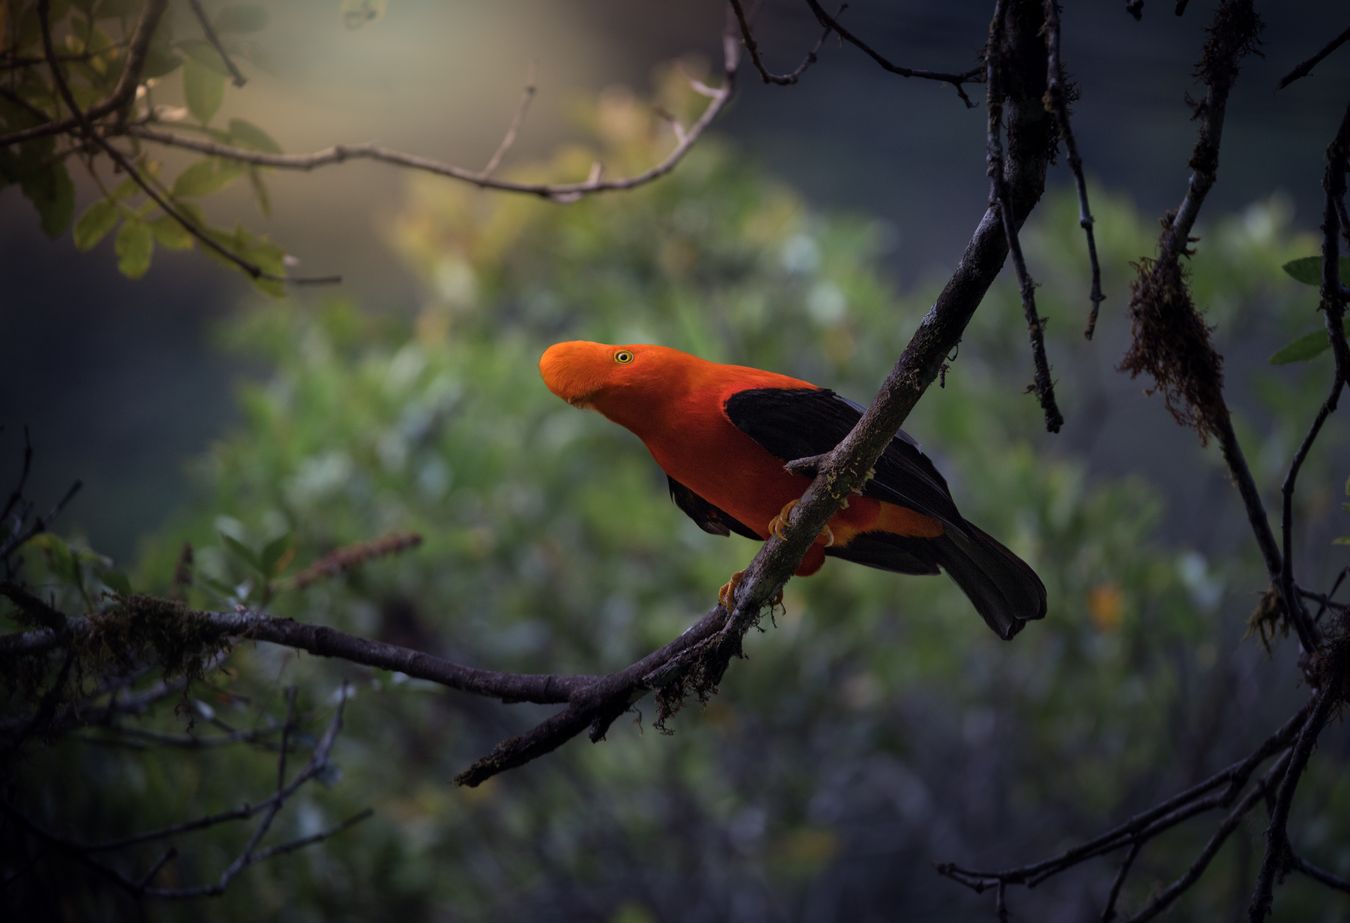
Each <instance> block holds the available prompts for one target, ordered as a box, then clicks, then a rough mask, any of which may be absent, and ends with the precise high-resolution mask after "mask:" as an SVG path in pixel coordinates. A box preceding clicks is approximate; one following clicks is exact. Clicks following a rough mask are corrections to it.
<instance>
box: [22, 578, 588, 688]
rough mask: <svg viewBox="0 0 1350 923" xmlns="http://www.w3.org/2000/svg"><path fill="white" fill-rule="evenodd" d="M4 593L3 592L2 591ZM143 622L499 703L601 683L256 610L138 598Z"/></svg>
mask: <svg viewBox="0 0 1350 923" xmlns="http://www.w3.org/2000/svg"><path fill="white" fill-rule="evenodd" d="M2 588H3V587H0V589H2ZM125 605H126V607H127V609H128V610H129V612H130V613H131V614H134V615H136V616H137V617H141V618H154V619H164V620H178V621H179V622H180V623H181V625H182V627H183V629H185V630H188V631H191V632H194V633H202V632H205V633H206V635H207V636H214V637H219V638H237V639H243V640H251V641H264V642H267V643H269V644H279V645H282V646H284V647H290V648H295V649H297V650H303V651H307V652H309V653H311V654H314V655H315V656H318V657H338V658H341V659H343V660H347V661H350V662H351V663H359V664H363V665H365V666H369V667H376V668H377V669H382V670H393V671H395V672H398V673H403V674H405V675H407V676H412V677H415V678H418V679H426V680H430V681H432V682H435V683H439V684H441V685H442V686H446V687H448V688H450V689H457V690H459V691H461V692H469V693H473V694H475V695H482V696H487V697H490V698H500V699H502V700H504V701H508V702H540V703H544V704H549V703H557V702H566V701H568V698H569V697H570V695H571V694H572V693H573V692H575V691H577V690H580V689H582V688H584V687H585V686H587V685H589V684H591V683H593V682H595V680H596V679H597V677H593V676H560V675H552V674H518V673H499V672H496V671H493V670H479V669H475V668H473V667H466V666H462V665H460V664H457V663H454V662H452V661H449V660H445V659H443V658H441V657H436V656H433V655H431V654H426V653H423V652H421V651H416V650H413V649H411V648H406V647H400V646H398V645H396V644H387V643H385V642H383V641H373V640H370V639H367V638H360V637H357V636H356V635H350V634H347V633H345V632H341V631H338V630H337V629H334V628H327V627H324V626H321V625H309V624H306V623H304V622H296V621H293V620H291V619H280V618H272V617H271V616H268V615H265V614H262V613H257V612H249V611H242V612H209V611H195V610H191V609H186V608H184V607H182V606H179V605H175V604H173V603H170V602H165V601H162V600H157V599H151V598H149V597H144V596H133V597H131V598H129V599H127V600H126V601H125ZM97 630H98V626H97V624H96V623H94V622H92V621H90V620H89V619H71V620H70V623H69V629H68V631H69V637H70V638H71V639H72V640H73V641H77V642H78V641H82V640H83V639H85V638H87V637H88V636H89V635H91V634H92V633H94V632H96V631H97ZM64 643H65V641H64V639H63V637H62V636H61V635H60V634H58V633H57V632H55V631H52V630H51V629H47V628H41V629H36V630H33V631H28V632H21V633H18V634H10V635H4V636H0V660H4V659H6V658H12V657H17V656H31V655H33V654H38V653H42V652H44V651H49V650H53V649H57V648H59V647H61V646H62V645H63V644H64Z"/></svg>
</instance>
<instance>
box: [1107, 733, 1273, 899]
mask: <svg viewBox="0 0 1350 923" xmlns="http://www.w3.org/2000/svg"><path fill="white" fill-rule="evenodd" d="M1289 758H1290V754H1289V753H1286V754H1284V755H1283V756H1282V757H1280V759H1279V760H1277V761H1276V762H1275V764H1274V765H1273V766H1272V767H1271V768H1270V770H1269V771H1268V772H1267V773H1266V774H1265V775H1264V776H1262V777H1261V779H1260V780H1259V781H1258V782H1257V783H1256V784H1255V785H1254V786H1252V790H1251V791H1250V792H1248V793H1247V795H1246V797H1244V798H1243V799H1242V800H1241V801H1239V802H1238V804H1237V807H1235V808H1233V810H1231V811H1229V812H1228V815H1227V816H1226V817H1224V819H1223V821H1222V822H1220V824H1219V826H1218V827H1216V828H1215V829H1214V833H1212V834H1211V835H1210V838H1209V840H1208V842H1206V843H1205V846H1204V848H1203V849H1201V850H1200V854H1199V855H1198V856H1196V858H1195V860H1194V861H1193V862H1192V863H1191V864H1190V865H1189V866H1188V867H1187V868H1186V871H1185V872H1183V873H1182V874H1181V877H1179V878H1177V879H1176V880H1175V881H1173V882H1172V883H1171V884H1170V885H1168V886H1167V887H1166V888H1164V889H1163V890H1162V891H1161V892H1159V893H1158V894H1157V895H1155V896H1154V897H1153V899H1152V900H1150V901H1149V902H1148V903H1147V904H1145V905H1144V906H1143V907H1142V908H1140V910H1139V911H1138V912H1137V913H1136V914H1134V916H1132V917H1130V918H1129V920H1128V923H1145V921H1147V920H1152V919H1153V918H1154V917H1156V916H1157V915H1158V914H1160V913H1162V912H1163V911H1164V910H1166V909H1167V908H1168V907H1170V906H1171V905H1172V902H1173V901H1175V900H1176V899H1177V898H1178V897H1180V896H1181V895H1182V894H1184V893H1185V892H1186V891H1187V889H1189V888H1190V887H1191V885H1193V884H1195V883H1196V882H1197V881H1199V880H1200V876H1201V875H1203V874H1204V872H1205V869H1206V868H1208V867H1209V863H1210V862H1211V861H1213V859H1214V857H1215V856H1216V855H1218V852H1219V849H1220V848H1221V847H1222V846H1223V844H1224V842H1225V841H1227V839H1228V837H1229V836H1230V835H1231V834H1232V833H1233V831H1234V830H1236V829H1237V827H1238V824H1240V823H1242V819H1243V818H1244V817H1246V816H1247V814H1248V813H1250V811H1251V810H1252V808H1254V807H1256V806H1257V805H1258V804H1259V803H1260V802H1261V800H1262V799H1263V798H1265V797H1266V795H1267V794H1268V793H1269V791H1270V789H1271V786H1272V785H1273V784H1274V780H1275V778H1276V777H1277V776H1278V775H1279V774H1280V773H1281V772H1282V771H1283V770H1284V767H1285V766H1286V765H1288V763H1289Z"/></svg>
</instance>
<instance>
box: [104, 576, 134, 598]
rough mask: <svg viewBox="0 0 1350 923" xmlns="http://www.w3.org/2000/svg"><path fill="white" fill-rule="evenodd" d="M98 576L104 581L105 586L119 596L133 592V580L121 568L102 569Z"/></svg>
mask: <svg viewBox="0 0 1350 923" xmlns="http://www.w3.org/2000/svg"><path fill="white" fill-rule="evenodd" d="M98 578H99V579H100V580H102V581H103V584H104V586H106V587H107V588H108V589H110V590H112V591H113V592H114V593H116V594H117V595H118V596H130V595H131V593H132V590H131V581H130V580H129V579H127V575H126V574H124V573H122V572H121V571H120V570H105V571H101V572H100V573H99V575H98Z"/></svg>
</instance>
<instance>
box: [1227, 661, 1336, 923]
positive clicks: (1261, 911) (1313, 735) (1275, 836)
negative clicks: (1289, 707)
mask: <svg viewBox="0 0 1350 923" xmlns="http://www.w3.org/2000/svg"><path fill="white" fill-rule="evenodd" d="M1342 682H1343V678H1342V677H1341V676H1340V675H1339V674H1334V675H1333V676H1331V677H1330V678H1329V679H1328V681H1327V683H1326V685H1325V686H1324V687H1323V688H1322V689H1321V690H1320V691H1319V692H1318V694H1317V698H1316V699H1315V702H1316V705H1315V706H1314V707H1313V710H1312V714H1310V715H1309V716H1308V720H1307V721H1305V722H1304V724H1303V727H1302V729H1300V731H1299V734H1298V740H1297V741H1296V742H1295V743H1294V748H1293V750H1292V751H1290V757H1289V761H1288V767H1287V768H1286V769H1285V770H1284V772H1283V775H1282V778H1281V779H1280V787H1279V790H1278V791H1277V792H1276V795H1275V807H1274V808H1273V809H1272V810H1271V812H1270V826H1269V827H1267V828H1266V855H1265V858H1264V859H1263V860H1262V861H1261V871H1260V872H1259V873H1257V876H1256V887H1255V888H1254V889H1253V890H1252V900H1251V904H1250V906H1249V907H1248V916H1249V917H1250V919H1251V921H1252V923H1261V921H1263V920H1265V919H1266V917H1268V916H1269V915H1270V907H1271V904H1272V902H1273V900H1274V892H1275V879H1276V877H1277V876H1280V875H1281V874H1282V873H1283V872H1284V869H1285V866H1286V862H1287V860H1288V858H1289V810H1290V808H1291V807H1292V806H1293V804H1294V791H1295V790H1296V789H1297V788H1298V783H1299V780H1300V779H1301V778H1302V777H1303V770H1304V769H1305V768H1307V765H1308V758H1309V757H1310V756H1312V751H1313V747H1314V746H1315V745H1316V743H1317V738H1318V736H1319V735H1321V733H1322V729H1323V728H1324V727H1326V724H1327V720H1328V719H1329V718H1330V717H1331V712H1332V709H1333V708H1334V707H1335V705H1336V704H1337V702H1339V701H1340V698H1341V687H1342Z"/></svg>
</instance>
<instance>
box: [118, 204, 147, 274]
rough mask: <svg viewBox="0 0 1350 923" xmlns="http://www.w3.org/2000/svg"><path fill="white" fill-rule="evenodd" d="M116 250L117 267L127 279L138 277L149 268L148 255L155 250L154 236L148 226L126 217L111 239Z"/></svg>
mask: <svg viewBox="0 0 1350 923" xmlns="http://www.w3.org/2000/svg"><path fill="white" fill-rule="evenodd" d="M113 249H114V250H116V251H117V268H118V269H120V270H121V271H122V275H124V276H126V277H127V278H128V279H139V278H140V277H141V276H143V275H145V274H146V272H148V271H149V269H150V257H151V255H152V254H153V253H154V252H155V238H154V237H153V236H152V235H151V234H150V228H149V227H147V226H146V224H145V222H143V221H140V220H138V219H134V218H133V219H128V220H127V221H124V222H123V223H122V227H121V228H119V229H118V231H117V239H116V240H114V241H113Z"/></svg>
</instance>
